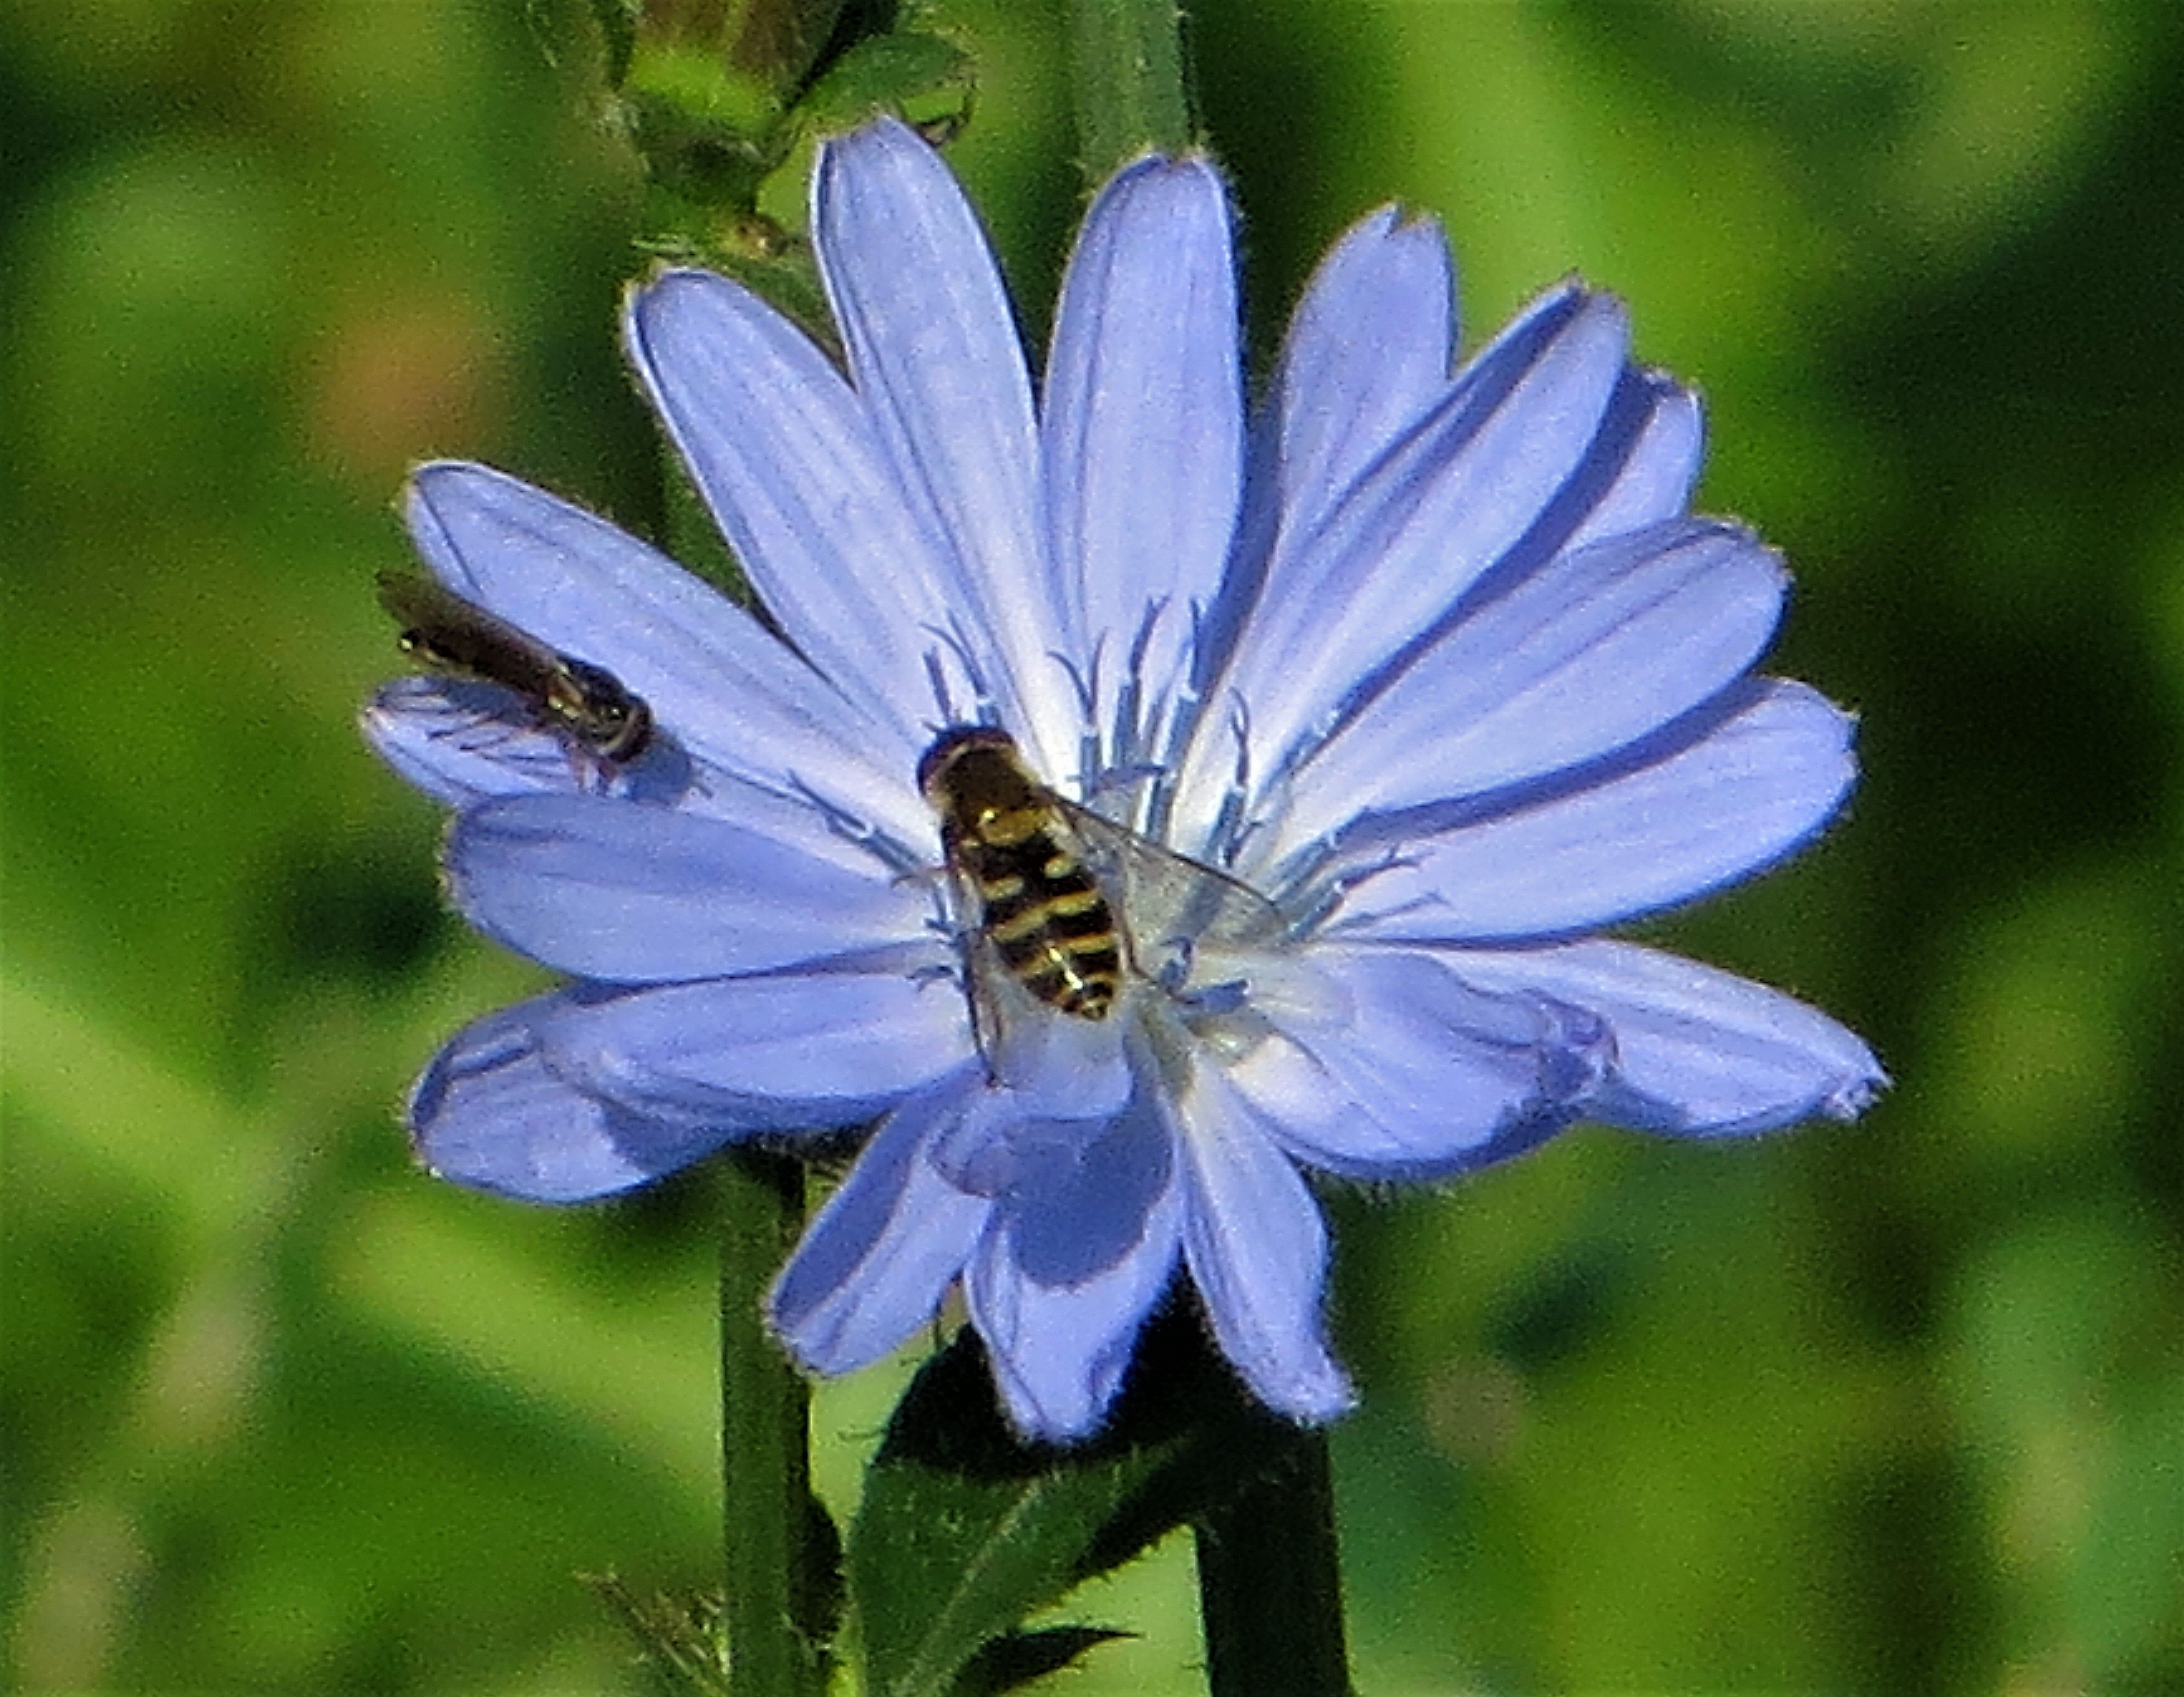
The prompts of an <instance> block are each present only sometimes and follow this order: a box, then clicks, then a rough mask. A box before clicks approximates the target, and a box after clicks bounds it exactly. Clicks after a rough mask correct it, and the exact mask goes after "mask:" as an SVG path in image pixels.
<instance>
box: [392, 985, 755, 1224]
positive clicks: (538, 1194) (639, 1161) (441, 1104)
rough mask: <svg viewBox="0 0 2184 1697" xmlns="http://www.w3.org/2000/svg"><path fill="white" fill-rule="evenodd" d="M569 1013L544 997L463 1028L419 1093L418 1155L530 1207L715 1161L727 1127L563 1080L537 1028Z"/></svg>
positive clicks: (414, 1104)
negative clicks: (626, 1108) (610, 1100)
mask: <svg viewBox="0 0 2184 1697" xmlns="http://www.w3.org/2000/svg"><path fill="white" fill-rule="evenodd" d="M563 1004H564V998H563V997H562V996H560V995H558V994H557V995H551V996H543V997H541V998H539V999H537V1000H536V1001H531V1002H524V1003H521V1004H517V1005H516V1006H515V1007H512V1008H504V1009H502V1010H500V1011H499V1013H495V1014H489V1015H487V1016H486V1017H485V1018H484V1019H482V1020H479V1021H476V1023H475V1024H472V1025H470V1026H467V1027H465V1028H464V1029H463V1030H462V1031H461V1032H459V1033H457V1035H456V1037H455V1038H454V1041H453V1042H452V1043H448V1046H447V1047H446V1048H445V1049H442V1050H441V1051H440V1053H439V1054H438V1055H437V1057H436V1058H435V1059H434V1060H433V1062H432V1065H431V1066H430V1067H428V1068H427V1069H426V1072H425V1076H424V1077H422V1078H421V1079H419V1080H418V1081H417V1087H416V1088H415V1090H414V1091H412V1092H411V1093H410V1097H409V1114H408V1117H409V1127H410V1133H411V1136H412V1138H413V1139H414V1140H415V1146H416V1150H417V1158H418V1159H419V1160H421V1161H422V1162H423V1163H424V1164H425V1166H426V1167H427V1168H429V1169H430V1170H431V1171H432V1172H433V1173H434V1174H435V1175H436V1176H437V1177H441V1178H445V1179H448V1180H451V1181H453V1182H454V1183H457V1184H465V1185H468V1186H470V1187H471V1188H472V1189H476V1190H489V1191H493V1192H495V1193H498V1194H500V1195H503V1196H513V1197H515V1198H518V1199H521V1200H523V1201H526V1202H583V1201H588V1200H589V1199H592V1198H593V1197H598V1196H608V1195H612V1194H613V1193H616V1191H621V1190H627V1189H630V1188H632V1187H633V1186H636V1185H639V1184H643V1183H646V1182H649V1181H650V1180H653V1179H655V1178H658V1177H661V1176H662V1175H664V1174H666V1173H670V1172H672V1171H675V1170H676V1169H677V1168H678V1167H682V1166H688V1165H689V1164H690V1163H691V1162H692V1161H694V1160H698V1159H699V1157H700V1156H702V1155H710V1153H711V1152H712V1151H713V1150H714V1149H717V1148H719V1147H720V1145H721V1143H724V1142H726V1141H727V1138H728V1137H729V1136H730V1134H731V1133H730V1130H729V1128H727V1127H723V1126H721V1125H717V1124H715V1123H712V1122H710V1121H705V1120H702V1119H689V1118H681V1117H678V1118H674V1119H665V1118H660V1117H659V1116H639V1115H632V1114H628V1113H625V1112H623V1111H622V1110H620V1109H617V1108H614V1107H611V1106H610V1105H609V1104H606V1103H604V1102H601V1101H599V1100H598V1099H596V1098H594V1097H592V1096H588V1095H586V1094H584V1093H582V1092H581V1091H579V1090H577V1089H576V1088H573V1087H572V1086H571V1085H570V1084H569V1083H567V1082H565V1081H564V1080H563V1079H562V1078H561V1077H560V1075H559V1074H558V1073H556V1072H555V1071H554V1070H553V1069H552V1068H551V1067H550V1066H549V1065H548V1064H547V1061H546V1060H545V1058H544V1054H543V1049H542V1045H541V1043H540V1039H539V1036H538V1031H539V1027H541V1026H542V1025H544V1024H549V1023H551V1021H552V1020H553V1018H554V1015H556V1014H557V1013H558V1012H559V1011H560V1009H561V1007H562V1006H563Z"/></svg>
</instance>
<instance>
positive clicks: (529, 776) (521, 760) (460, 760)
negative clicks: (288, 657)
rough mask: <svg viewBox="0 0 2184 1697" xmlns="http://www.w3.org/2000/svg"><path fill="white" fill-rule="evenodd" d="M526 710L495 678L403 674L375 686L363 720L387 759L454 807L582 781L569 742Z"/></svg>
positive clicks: (366, 731)
mask: <svg viewBox="0 0 2184 1697" xmlns="http://www.w3.org/2000/svg"><path fill="white" fill-rule="evenodd" d="M521 711H522V709H521V704H520V703H518V702H516V700H515V698H514V697H513V696H511V695H510V694H509V693H508V692H507V691H505V690H503V689H498V688H496V687H493V685H491V684H484V683H471V682H466V681H465V680H462V679H460V678H439V677H400V678H397V679H395V680H394V682H392V683H389V684H386V685H383V686H382V687H381V688H379V689H378V690H376V692H374V693H373V695H372V698H371V700H370V703H369V704H367V705H366V706H365V709H364V711H363V713H362V714H361V715H359V725H360V726H361V728H362V729H363V732H364V735H365V741H366V742H368V743H370V744H371V746H372V749H373V751H374V752H375V753H376V754H378V755H379V757H380V758H381V759H383V760H385V761H386V762H387V765H390V766H392V767H393V768H394V770H395V771H397V772H398V773H399V774H400V775H401V776H402V777H403V778H404V779H405V780H406V781H407V782H409V783H412V784H414V785H415V786H416V787H418V788H419V789H421V790H422V791H424V792H425V793H426V795H429V796H431V797H432V798H433V799H434V800H435V801H443V802H445V803H447V804H448V805H449V806H450V807H473V806H476V804H478V803H480V802H482V801H489V800H491V799H492V798H493V797H495V796H503V795H530V794H537V793H543V792H547V791H560V790H570V789H577V788H580V787H582V783H581V782H580V779H581V778H582V770H581V767H580V765H578V759H577V756H574V755H572V754H571V749H570V747H569V744H568V743H567V742H566V741H565V740H564V739H563V738H562V737H560V736H557V735H556V734H554V732H550V731H548V730H545V729H544V728H543V727H541V726H536V725H526V724H525V723H523V722H522V721H521V716H520V715H521ZM511 715H514V716H511Z"/></svg>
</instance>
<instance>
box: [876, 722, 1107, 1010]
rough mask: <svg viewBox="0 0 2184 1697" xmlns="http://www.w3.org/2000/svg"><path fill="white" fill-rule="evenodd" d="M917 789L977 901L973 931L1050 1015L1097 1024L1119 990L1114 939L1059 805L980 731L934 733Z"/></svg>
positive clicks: (1001, 741) (998, 741) (1001, 738)
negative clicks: (937, 817) (936, 737)
mask: <svg viewBox="0 0 2184 1697" xmlns="http://www.w3.org/2000/svg"><path fill="white" fill-rule="evenodd" d="M917 782H918V787H919V788H920V789H922V791H923V792H924V793H925V795H926V798H928V800H929V801H931V803H932V804H933V809H934V810H935V811H936V812H937V813H939V815H940V840H941V843H942V845H943V846H944V848H945V849H946V850H947V854H948V864H949V866H950V870H951V871H953V872H954V873H955V874H956V877H957V879H958V880H959V881H960V884H961V887H962V889H963V891H964V893H966V894H967V896H969V897H970V898H972V899H974V900H975V901H976V903H977V905H978V915H977V917H978V932H979V933H980V935H981V936H982V937H983V938H984V940H985V942H986V943H987V944H989V946H990V947H991V948H992V949H993V951H994V954H995V956H996V957H998V959H999V960H1000V964H1001V965H1002V966H1003V967H1004V968H1006V971H1008V973H1009V976H1011V977H1012V978H1014V979H1015V980H1016V982H1017V983H1019V984H1021V985H1022V987H1023V988H1024V989H1025V990H1026V991H1027V992H1028V993H1030V994H1031V995H1033V996H1035V997H1037V998H1038V999H1039V1000H1040V1001H1042V1002H1045V1003H1046V1004H1048V1005H1049V1006H1050V1007H1053V1008H1058V1009H1059V1010H1061V1011H1062V1012H1063V1013H1066V1014H1074V1015H1077V1016H1078V1018H1079V1019H1087V1020H1098V1019H1105V1018H1106V1015H1107V1011H1108V1010H1109V1009H1110V1008H1112V1007H1113V1006H1114V1004H1115V998H1116V996H1117V993H1119V992H1120V990H1121V988H1122V984H1123V944H1122V938H1121V937H1120V935H1119V934H1118V932H1117V929H1116V924H1115V913H1114V910H1113V908H1112V906H1111V905H1110V904H1109V903H1108V899H1107V897H1106V893H1105V892H1104V891H1102V890H1101V888H1100V882H1099V880H1098V879H1096V878H1095V877H1094V876H1093V875H1092V872H1091V871H1090V869H1089V868H1088V867H1087V866H1086V865H1084V860H1083V859H1082V857H1081V856H1080V855H1079V854H1078V852H1077V850H1076V849H1074V848H1073V846H1072V844H1073V836H1074V833H1073V831H1072V829H1071V827H1070V825H1069V822H1068V820H1067V815H1066V814H1065V812H1064V810H1063V806H1062V804H1061V800H1060V798H1058V797H1056V795H1055V793H1053V792H1052V791H1051V790H1050V789H1048V788H1047V787H1045V785H1043V784H1041V783H1040V782H1039V781H1038V779H1036V778H1034V776H1032V775H1031V772H1030V771H1029V769H1028V768H1027V767H1026V766H1025V765H1024V763H1023V759H1022V755H1020V754H1017V746H1016V743H1014V741H1013V740H1011V738H1010V737H1009V736H1008V734H1007V733H1006V732H1002V731H997V730H994V729H992V728H990V727H988V726H966V727H958V728H956V729H954V730H950V731H947V732H943V733H942V735H941V737H940V738H939V741H938V742H936V743H933V746H932V748H928V750H927V751H926V754H925V758H924V759H922V760H921V761H919V763H918V769H917Z"/></svg>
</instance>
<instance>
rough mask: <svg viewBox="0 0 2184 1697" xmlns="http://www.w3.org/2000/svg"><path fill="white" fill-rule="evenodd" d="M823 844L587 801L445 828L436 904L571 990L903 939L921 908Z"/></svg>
mask: <svg viewBox="0 0 2184 1697" xmlns="http://www.w3.org/2000/svg"><path fill="white" fill-rule="evenodd" d="M446 865H447V874H448V890H449V893H450V896H451V898H452V899H453V900H454V903H455V905H456V906H457V907H458V908H459V909H460V910H461V911H462V914H463V915H464V917H465V918H466V919H467V920H469V921H470V922H471V924H472V925H473V926H476V927H477V929H478V930H480V931H482V932H484V933H485V934H486V935H487V936H488V937H490V938H493V939H495V940H496V941H497V942H499V943H504V944H505V945H506V946H507V947H509V948H510V949H515V951H516V952H517V953H518V954H527V955H529V956H530V957H531V958H532V960H538V961H542V962H543V963H544V964H545V965H549V966H551V967H554V969H555V970H556V971H563V972H569V973H573V974H575V975H577V976H579V977H585V978H601V979H608V980H612V981H616V982H645V981H650V982H663V981H671V980H677V979H688V978H708V977H716V976H726V975H727V974H730V973H737V972H759V971H766V970H768V969H771V968H774V967H780V966H792V965H800V964H803V963H805V962H810V961H816V960H827V959H830V958H833V957H835V956H838V955H843V954H851V953H853V952H855V951H858V950H861V949H874V948H880V947H884V946H887V945H889V944H898V943H903V942H905V941H906V940H911V939H915V938H917V937H918V936H919V935H920V933H921V932H922V929H923V926H924V921H925V919H926V918H927V917H928V916H929V915H930V912H931V908H930V903H929V898H928V896H927V895H926V894H925V893H922V891H920V890H918V889H917V888H916V887H913V886H912V885H911V884H909V883H906V882H900V881H897V880H894V879H891V878H889V877H888V876H885V875H884V874H883V873H881V872H879V871H877V870H874V871H869V872H868V871H862V870H860V869H858V868H856V867H854V866H851V865H844V864H843V862H842V861H841V860H840V859H838V858H834V857H833V854H829V853H825V852H822V845H820V844H815V843H810V842H799V841H795V840H793V839H791V840H785V839H784V837H783V836H782V835H780V834H776V833H775V832H770V831H762V830H757V829H754V828H752V826H750V825H749V824H735V823H730V822H729V821H726V820H721V819H714V818H706V817H703V816H700V815H694V814H688V813H681V812H671V811H668V810H664V809H660V808H653V807H640V806H636V805H633V804H630V803H627V802H623V801H616V800H612V799H609V798H604V797H599V796H592V795H535V796H517V797H513V798H509V799H507V800H504V801H498V802H493V803H490V804H487V805H486V806H483V807H481V808H476V809H474V810H471V811H470V812H468V813H465V814H463V815H460V816H458V818H457V819H456V821H455V823H454V828H453V829H452V830H451V831H450V832H449V833H448V843H447V849H446Z"/></svg>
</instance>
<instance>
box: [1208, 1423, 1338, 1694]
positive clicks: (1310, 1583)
mask: <svg viewBox="0 0 2184 1697" xmlns="http://www.w3.org/2000/svg"><path fill="white" fill-rule="evenodd" d="M1193 1530H1194V1531H1195V1533H1196V1535H1197V1543H1198V1606H1199V1617H1200V1619H1201V1622H1203V1624H1204V1627H1205V1632H1206V1689H1207V1691H1208V1692H1209V1693H1211V1694H1212V1697H1262V1694H1264V1693H1267V1692H1270V1691H1279V1692H1282V1693H1284V1694H1285V1697H1349V1692H1350V1689H1351V1685H1350V1661H1349V1653H1348V1650H1347V1649H1346V1646H1345V1644H1344V1642H1343V1632H1342V1567H1341V1559H1340V1550H1339V1548H1338V1545H1337V1543H1336V1539H1335V1531H1334V1476H1333V1473H1332V1472H1331V1471H1330V1468H1329V1461H1328V1454H1327V1436H1326V1434H1325V1433H1322V1432H1318V1431H1311V1432H1300V1433H1297V1434H1296V1439H1295V1444H1294V1446H1293V1447H1292V1449H1291V1450H1290V1456H1289V1458H1288V1461H1287V1464H1286V1465H1285V1466H1281V1467H1279V1468H1278V1469H1277V1470H1276V1471H1275V1472H1273V1474H1272V1475H1270V1476H1269V1477H1265V1478H1262V1479H1261V1480H1260V1481H1259V1482H1258V1483H1256V1484H1254V1485H1252V1486H1251V1487H1250V1488H1248V1489H1246V1490H1245V1492H1244V1493H1243V1494H1241V1495H1240V1496H1238V1497H1235V1498H1233V1499H1230V1500H1229V1502H1228V1503H1226V1504H1224V1505H1223V1506H1221V1507H1220V1508H1218V1509H1217V1510H1214V1511H1211V1512H1209V1513H1207V1514H1205V1515H1203V1516H1201V1517H1200V1518H1199V1520H1198V1521H1197V1522H1196V1524H1195V1527H1194V1528H1193Z"/></svg>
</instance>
